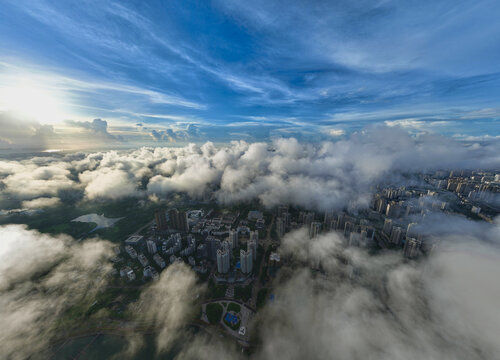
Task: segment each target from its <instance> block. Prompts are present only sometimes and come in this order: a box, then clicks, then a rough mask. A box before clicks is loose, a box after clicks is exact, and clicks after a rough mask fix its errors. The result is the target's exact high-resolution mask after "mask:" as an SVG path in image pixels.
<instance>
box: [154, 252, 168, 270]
mask: <svg viewBox="0 0 500 360" xmlns="http://www.w3.org/2000/svg"><path fill="white" fill-rule="evenodd" d="M153 260H154V262H155V263H156V265H158V266H159V267H160V268H161V269H164V268H165V266H167V264H165V260H163V258H162V257H161V256H160V255H159V254H154V255H153Z"/></svg>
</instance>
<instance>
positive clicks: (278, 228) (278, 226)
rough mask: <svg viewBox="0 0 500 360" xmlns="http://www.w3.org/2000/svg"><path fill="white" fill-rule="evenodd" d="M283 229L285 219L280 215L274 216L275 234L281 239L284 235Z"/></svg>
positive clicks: (284, 228) (284, 229) (284, 227)
mask: <svg viewBox="0 0 500 360" xmlns="http://www.w3.org/2000/svg"><path fill="white" fill-rule="evenodd" d="M285 231H286V224H285V219H283V218H282V217H278V218H276V235H278V237H279V238H280V239H281V238H282V237H283V236H285Z"/></svg>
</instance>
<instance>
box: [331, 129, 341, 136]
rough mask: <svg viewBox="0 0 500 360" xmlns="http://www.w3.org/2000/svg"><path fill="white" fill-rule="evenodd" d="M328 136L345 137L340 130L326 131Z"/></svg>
mask: <svg viewBox="0 0 500 360" xmlns="http://www.w3.org/2000/svg"><path fill="white" fill-rule="evenodd" d="M328 134H330V135H331V136H342V135H345V131H344V130H342V129H330V130H328Z"/></svg>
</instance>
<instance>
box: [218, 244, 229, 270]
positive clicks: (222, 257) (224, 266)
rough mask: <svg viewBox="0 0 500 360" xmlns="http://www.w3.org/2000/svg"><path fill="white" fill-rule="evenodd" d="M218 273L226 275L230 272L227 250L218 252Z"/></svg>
mask: <svg viewBox="0 0 500 360" xmlns="http://www.w3.org/2000/svg"><path fill="white" fill-rule="evenodd" d="M217 271H218V272H219V273H220V274H226V273H227V272H228V271H229V251H227V249H219V250H217Z"/></svg>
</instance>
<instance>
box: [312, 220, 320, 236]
mask: <svg viewBox="0 0 500 360" xmlns="http://www.w3.org/2000/svg"><path fill="white" fill-rule="evenodd" d="M320 231H321V223H320V222H319V221H313V222H312V223H311V226H310V228H309V236H310V237H311V238H315V237H316V236H318V234H319V233H320Z"/></svg>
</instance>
